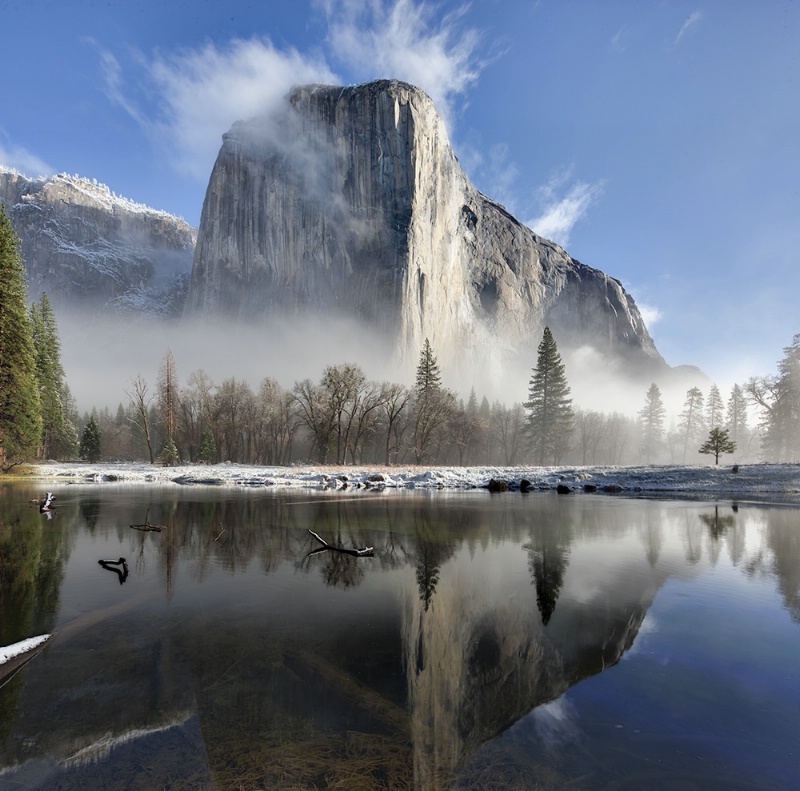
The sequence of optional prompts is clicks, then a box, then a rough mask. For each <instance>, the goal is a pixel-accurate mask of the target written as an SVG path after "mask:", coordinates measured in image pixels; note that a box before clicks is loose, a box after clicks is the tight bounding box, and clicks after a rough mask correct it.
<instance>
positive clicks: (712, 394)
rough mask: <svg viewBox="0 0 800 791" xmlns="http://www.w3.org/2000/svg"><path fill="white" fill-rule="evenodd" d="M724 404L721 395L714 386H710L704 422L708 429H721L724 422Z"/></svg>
mask: <svg viewBox="0 0 800 791" xmlns="http://www.w3.org/2000/svg"><path fill="white" fill-rule="evenodd" d="M724 412H725V404H724V403H723V401H722V395H721V394H720V392H719V388H718V387H717V386H716V385H711V388H710V389H709V391H708V399H707V400H706V422H707V424H708V428H709V429H712V428H722V423H723V420H724Z"/></svg>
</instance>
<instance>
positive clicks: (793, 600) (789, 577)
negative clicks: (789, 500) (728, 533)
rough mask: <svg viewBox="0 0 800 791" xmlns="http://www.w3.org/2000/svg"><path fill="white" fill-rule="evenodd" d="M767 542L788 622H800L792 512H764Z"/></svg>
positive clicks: (799, 542)
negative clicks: (765, 515) (765, 513)
mask: <svg viewBox="0 0 800 791" xmlns="http://www.w3.org/2000/svg"><path fill="white" fill-rule="evenodd" d="M767 543H768V545H769V548H770V549H771V550H772V555H773V561H772V567H773V570H774V573H775V574H776V576H777V577H778V589H779V590H780V593H781V596H782V597H783V601H784V605H785V606H786V609H787V610H788V611H789V615H790V616H791V618H792V620H793V621H796V622H798V623H800V530H799V529H798V526H797V510H796V509H794V508H792V509H785V510H784V509H780V510H779V509H770V510H769V511H768V512H767Z"/></svg>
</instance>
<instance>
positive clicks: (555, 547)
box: [523, 525, 571, 626]
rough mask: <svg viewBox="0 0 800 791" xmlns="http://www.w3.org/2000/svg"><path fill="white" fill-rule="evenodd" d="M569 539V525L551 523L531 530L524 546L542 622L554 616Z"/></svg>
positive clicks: (565, 565) (566, 561)
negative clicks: (534, 530)
mask: <svg viewBox="0 0 800 791" xmlns="http://www.w3.org/2000/svg"><path fill="white" fill-rule="evenodd" d="M570 543H571V530H570V529H569V527H567V526H566V525H554V526H548V527H546V528H543V529H541V530H538V531H537V532H536V533H532V534H531V540H530V541H529V542H528V543H527V544H525V545H524V546H523V549H525V550H526V551H527V553H528V569H529V570H530V572H531V577H532V581H533V584H534V586H535V587H536V605H537V606H538V608H539V612H540V613H541V615H542V623H543V624H544V625H545V626H547V624H548V623H549V622H550V619H551V618H552V617H553V612H555V609H556V602H557V601H558V594H559V593H560V592H561V586H562V585H563V584H564V573H565V572H566V570H567V566H568V565H569V546H570Z"/></svg>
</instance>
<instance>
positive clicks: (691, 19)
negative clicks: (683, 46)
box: [672, 11, 703, 49]
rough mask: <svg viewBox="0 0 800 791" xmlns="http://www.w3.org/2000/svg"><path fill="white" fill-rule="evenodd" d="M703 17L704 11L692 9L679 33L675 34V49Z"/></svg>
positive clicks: (673, 45) (673, 43)
mask: <svg viewBox="0 0 800 791" xmlns="http://www.w3.org/2000/svg"><path fill="white" fill-rule="evenodd" d="M702 19H703V12H702V11H692V13H691V14H689V16H688V17H686V19H685V20H684V23H683V24H682V25H681V29H680V30H679V31H678V35H677V36H675V40H674V41H673V42H672V47H673V49H674V48H675V47H677V46H678V45H679V44H680V43H681V41H682V40H683V38H684V37H685V36H686V35H687V34H688V33H689V31H690V30H691V29H692V28H694V27H696V26H697V25H698V24H699V23H700V21H701V20H702Z"/></svg>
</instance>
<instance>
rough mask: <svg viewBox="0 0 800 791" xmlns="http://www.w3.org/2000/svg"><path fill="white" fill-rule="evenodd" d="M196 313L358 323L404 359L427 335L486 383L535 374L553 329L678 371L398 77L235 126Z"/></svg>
mask: <svg viewBox="0 0 800 791" xmlns="http://www.w3.org/2000/svg"><path fill="white" fill-rule="evenodd" d="M186 309H187V312H188V313H194V314H197V313H202V314H208V313H212V314H214V313H219V314H223V315H227V316H237V317H239V318H241V319H243V320H249V319H251V318H252V317H254V316H260V317H273V318H280V319H281V320H285V319H286V317H287V316H292V315H299V314H302V313H304V312H310V313H314V314H317V315H318V314H319V313H320V312H330V313H331V314H333V315H337V314H341V315H345V316H350V317H357V318H359V319H361V320H363V321H364V322H366V324H367V326H368V327H370V328H371V329H372V330H374V331H375V333H376V334H379V333H380V334H382V335H383V336H384V337H385V338H386V339H387V340H388V342H389V345H390V346H391V347H392V348H393V349H394V350H396V351H397V352H399V355H400V357H401V358H402V359H406V360H414V361H416V359H417V355H418V352H419V349H420V347H421V345H422V343H423V341H424V339H425V338H426V337H427V338H428V339H429V340H430V341H431V344H432V345H433V348H434V349H435V350H436V353H437V355H439V357H440V359H457V358H459V357H460V358H462V359H469V360H470V361H471V364H472V365H473V366H474V367H475V368H476V369H479V370H483V371H487V370H489V369H491V367H492V366H493V365H503V364H507V363H508V361H509V360H513V359H515V358H517V357H519V356H520V355H523V356H524V359H525V361H526V364H529V363H530V361H531V354H532V350H533V353H534V354H535V349H536V345H537V344H538V342H539V340H540V339H541V333H542V330H543V328H544V326H545V325H549V326H550V327H551V329H552V331H553V333H554V336H555V337H556V340H557V342H558V344H559V349H564V348H578V347H582V346H591V347H592V348H594V349H595V350H596V351H597V352H598V353H600V354H602V355H603V356H604V357H605V358H608V359H610V360H613V361H617V362H619V364H620V365H621V366H624V367H625V368H626V369H635V370H637V371H639V372H641V373H643V374H644V373H646V374H647V375H650V374H657V373H658V372H661V371H663V370H664V369H667V368H668V366H666V363H664V361H663V359H662V358H661V356H660V354H659V353H658V351H657V350H656V348H655V345H654V344H653V341H652V339H651V338H650V335H649V334H648V331H647V329H646V327H645V325H644V322H643V321H642V317H641V315H640V314H639V311H638V309H637V307H636V305H635V304H634V301H633V299H632V298H631V297H630V295H628V294H627V293H626V292H625V290H624V289H623V288H622V286H621V284H620V283H619V282H618V281H617V280H615V279H614V278H612V277H609V276H608V275H606V274H604V273H603V272H601V271H599V270H597V269H593V268H591V267H588V266H585V265H584V264H581V263H580V262H578V261H576V260H574V259H573V258H571V257H570V256H569V254H568V253H567V252H566V251H565V250H564V249H562V248H561V247H559V246H558V245H556V244H554V243H552V242H550V241H548V240H546V239H543V238H541V237H539V236H537V235H536V234H534V233H533V232H532V231H531V230H530V229H529V228H527V227H525V226H524V225H523V224H522V223H520V222H519V221H518V220H516V219H515V218H514V217H513V216H511V215H510V214H509V213H508V212H507V211H506V210H505V209H504V208H503V207H502V206H500V205H499V204H497V203H495V202H494V201H492V200H490V199H489V198H487V197H486V196H484V195H482V194H481V193H480V192H479V191H478V190H477V189H475V187H473V186H472V184H471V183H470V182H469V180H468V179H467V177H466V175H465V174H464V172H463V170H462V169H461V167H460V165H459V163H458V160H457V159H456V156H455V155H454V153H453V151H452V149H451V147H450V143H449V141H448V137H447V133H446V130H445V127H444V124H443V122H442V120H441V118H440V117H439V115H438V113H437V112H436V109H435V108H434V106H433V103H432V102H431V100H430V99H429V97H428V96H427V95H426V94H425V93H424V92H422V91H421V90H419V89H417V88H414V87H413V86H411V85H408V84H405V83H401V82H397V81H379V82H374V83H369V84H366V85H360V86H354V87H347V88H341V87H333V86H323V85H311V86H301V87H297V88H295V89H294V90H293V91H292V92H291V93H290V95H289V96H288V97H287V102H286V104H285V107H284V110H283V112H282V113H281V114H279V115H277V116H273V117H269V118H266V117H265V118H257V119H254V120H251V121H247V122H240V123H237V124H235V125H234V126H233V128H232V129H231V130H230V131H229V132H228V133H227V134H226V135H225V137H224V141H223V145H222V148H221V150H220V153H219V156H218V159H217V162H216V164H215V167H214V169H213V172H212V175H211V179H210V182H209V186H208V191H207V194H206V199H205V203H204V206H203V213H202V219H201V223H200V230H199V236H198V244H197V249H196V252H195V259H194V266H193V270H192V277H191V282H190V287H189V294H188V298H187V308H186ZM487 365H488V366H489V368H488V369H487V367H486V366H487Z"/></svg>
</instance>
